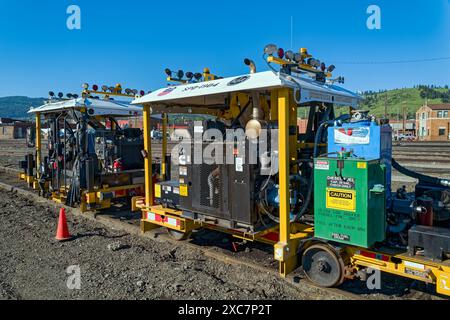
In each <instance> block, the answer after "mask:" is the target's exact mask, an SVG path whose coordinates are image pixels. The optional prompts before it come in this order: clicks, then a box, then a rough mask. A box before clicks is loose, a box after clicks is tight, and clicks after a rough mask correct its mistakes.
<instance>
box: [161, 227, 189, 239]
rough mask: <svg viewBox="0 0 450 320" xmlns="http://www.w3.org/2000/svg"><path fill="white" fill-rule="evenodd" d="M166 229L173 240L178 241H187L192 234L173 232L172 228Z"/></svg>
mask: <svg viewBox="0 0 450 320" xmlns="http://www.w3.org/2000/svg"><path fill="white" fill-rule="evenodd" d="M166 229H167V234H168V235H169V236H170V237H171V238H172V239H174V240H177V241H183V240H187V239H188V238H189V237H190V235H191V232H181V231H177V230H173V229H170V228H166Z"/></svg>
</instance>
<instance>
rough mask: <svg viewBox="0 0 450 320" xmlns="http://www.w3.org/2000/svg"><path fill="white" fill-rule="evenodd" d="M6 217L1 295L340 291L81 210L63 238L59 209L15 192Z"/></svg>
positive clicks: (294, 295) (235, 295)
mask: <svg viewBox="0 0 450 320" xmlns="http://www.w3.org/2000/svg"><path fill="white" fill-rule="evenodd" d="M0 219H1V223H0V238H1V241H0V252H1V254H0V265H1V268H0V298H1V299H255V300H259V299H318V298H322V299H323V298H330V299H334V298H336V297H334V296H333V295H330V296H328V297H326V296H323V293H320V296H319V295H318V293H314V292H309V293H308V292H305V291H302V290H299V289H297V288H294V287H292V286H291V285H290V284H288V283H287V282H285V281H284V280H281V279H277V278H276V277H274V276H273V275H272V274H265V273H260V272H255V270H253V269H251V268H248V267H242V266H235V265H229V264H224V263H222V262H219V261H217V260H215V259H212V258H209V257H205V256H202V253H201V252H200V251H196V250H185V249H184V250H179V247H177V246H174V245H171V244H170V243H165V242H160V241H154V240H151V239H148V240H147V239H143V238H140V237H137V236H134V235H130V234H127V233H124V232H121V231H114V230H111V229H107V228H105V227H102V226H99V225H98V224H96V223H93V222H91V221H88V220H87V219H85V218H81V217H72V216H70V215H69V228H70V230H71V232H72V235H74V240H72V241H69V242H63V243H59V242H57V241H56V240H55V239H54V236H55V226H56V222H57V214H56V212H55V210H54V209H51V208H49V207H47V206H46V205H45V204H43V203H35V202H34V201H33V200H30V199H27V198H24V197H23V196H21V195H18V194H16V193H15V192H1V193H0ZM69 266H79V268H80V274H81V289H80V290H70V289H68V287H67V280H68V278H69V274H68V273H66V269H67V268H68V267H69Z"/></svg>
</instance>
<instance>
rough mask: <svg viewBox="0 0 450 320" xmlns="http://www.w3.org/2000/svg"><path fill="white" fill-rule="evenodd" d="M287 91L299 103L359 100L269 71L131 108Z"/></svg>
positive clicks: (148, 98) (179, 89)
mask: <svg viewBox="0 0 450 320" xmlns="http://www.w3.org/2000/svg"><path fill="white" fill-rule="evenodd" d="M283 87H289V88H293V89H299V90H301V95H300V97H301V99H300V103H308V102H311V101H318V102H332V103H335V104H337V105H351V106H353V107H357V105H358V101H359V100H361V97H360V96H358V95H357V94H355V93H353V92H351V91H348V90H345V89H343V88H341V87H338V86H335V85H331V84H325V83H320V82H317V81H314V80H312V79H308V78H303V77H296V76H290V75H286V74H283V73H275V72H272V71H265V72H258V73H254V74H247V75H241V76H237V77H229V78H224V79H219V80H213V81H208V82H199V83H188V84H181V85H178V86H169V87H166V88H162V89H159V90H156V91H154V92H152V93H150V94H147V95H145V96H143V97H140V98H137V99H135V100H134V101H133V102H132V104H154V105H166V106H167V105H178V106H181V105H190V106H208V105H209V106H211V105H223V104H224V103H225V98H227V97H228V95H229V94H230V93H232V92H242V91H266V90H269V89H274V88H283Z"/></svg>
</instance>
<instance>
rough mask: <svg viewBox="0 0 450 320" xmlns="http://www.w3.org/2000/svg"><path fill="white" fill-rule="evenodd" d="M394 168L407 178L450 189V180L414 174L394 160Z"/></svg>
mask: <svg viewBox="0 0 450 320" xmlns="http://www.w3.org/2000/svg"><path fill="white" fill-rule="evenodd" d="M392 167H393V168H394V169H395V170H397V171H398V172H400V173H401V174H404V175H405V176H408V177H411V178H414V179H419V180H420V181H423V182H426V183H430V184H434V185H440V186H444V187H450V180H447V179H441V178H436V177H431V176H426V175H424V174H421V173H417V172H414V171H412V170H409V169H407V168H405V167H403V166H401V165H400V164H399V163H398V162H397V161H396V160H395V159H394V158H392Z"/></svg>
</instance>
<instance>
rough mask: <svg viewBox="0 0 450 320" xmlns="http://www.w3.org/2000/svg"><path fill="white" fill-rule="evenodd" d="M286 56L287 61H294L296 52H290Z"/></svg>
mask: <svg viewBox="0 0 450 320" xmlns="http://www.w3.org/2000/svg"><path fill="white" fill-rule="evenodd" d="M284 56H285V57H286V59H287V60H291V61H292V60H294V52H293V51H292V50H288V51H286V52H285V53H284Z"/></svg>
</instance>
